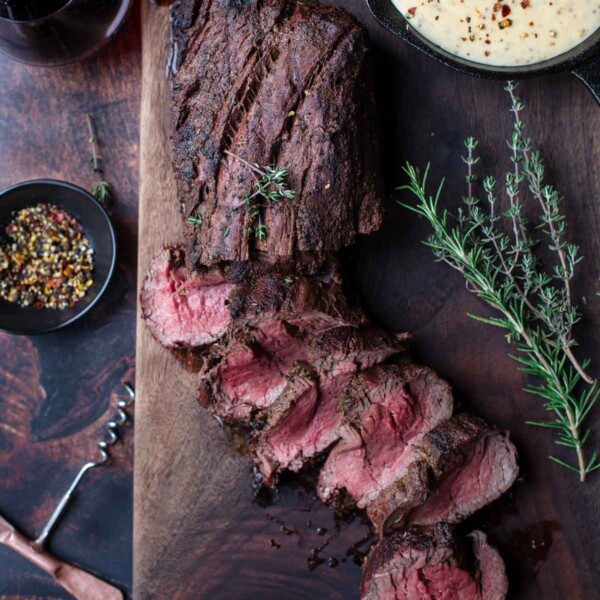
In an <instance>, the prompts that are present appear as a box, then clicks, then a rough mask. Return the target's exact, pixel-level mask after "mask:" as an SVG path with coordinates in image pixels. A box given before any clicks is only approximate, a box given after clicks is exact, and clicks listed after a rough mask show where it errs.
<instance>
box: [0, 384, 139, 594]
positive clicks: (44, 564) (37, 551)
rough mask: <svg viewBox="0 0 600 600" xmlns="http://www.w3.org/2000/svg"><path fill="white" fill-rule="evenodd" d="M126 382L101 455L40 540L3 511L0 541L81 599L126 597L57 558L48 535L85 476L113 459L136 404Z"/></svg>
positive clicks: (85, 469)
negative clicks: (125, 395) (113, 449)
mask: <svg viewBox="0 0 600 600" xmlns="http://www.w3.org/2000/svg"><path fill="white" fill-rule="evenodd" d="M123 385H124V387H125V389H126V390H127V393H128V394H129V398H128V399H126V400H119V401H118V402H117V413H116V416H115V418H114V419H111V420H110V421H108V422H107V423H106V432H107V436H106V437H105V439H103V440H102V441H100V442H99V443H98V449H99V451H100V459H99V460H96V461H91V462H88V463H86V464H84V465H83V467H81V469H80V470H79V473H77V475H76V476H75V479H74V480H73V483H71V485H70V486H69V489H68V490H67V492H66V493H65V495H64V496H63V497H62V498H61V500H60V502H59V503H58V506H57V507H56V509H55V511H54V512H53V513H52V516H51V517H50V519H49V520H48V522H47V523H46V525H45V527H44V529H43V530H42V533H41V534H40V535H39V537H38V538H37V539H36V540H30V539H29V538H27V537H26V536H24V535H23V534H22V533H21V532H19V531H18V530H17V529H16V528H15V527H14V525H12V524H11V523H9V522H8V521H7V520H6V519H5V518H4V517H2V515H0V544H3V545H5V546H8V547H9V548H12V549H13V550H14V551H15V552H18V553H19V554H21V555H22V556H24V557H25V558H26V559H27V560H29V561H31V562H32V563H33V564H35V565H37V566H38V567H39V568H40V569H42V570H44V571H46V572H47V573H49V574H50V575H52V577H54V579H55V581H56V582H57V583H58V584H59V585H61V586H62V587H63V588H65V589H66V590H67V591H69V592H70V593H71V594H72V595H73V596H75V598H77V600H123V593H122V592H121V591H120V590H119V589H118V588H116V587H115V586H114V585H112V584H110V583H107V582H106V581H103V580H102V579H100V578H99V577H97V576H96V575H93V574H92V573H89V572H88V571H85V570H84V569H82V568H80V567H77V566H75V565H72V564H69V563H68V562H65V561H63V560H60V559H58V558H56V557H55V556H53V555H52V554H50V553H49V552H48V551H47V550H45V549H44V545H45V543H46V542H47V541H48V537H49V536H50V534H51V533H52V531H53V530H54V528H55V526H56V524H57V523H58V521H59V519H60V518H61V516H62V515H63V514H64V512H65V510H66V509H67V507H68V505H69V502H70V500H71V498H72V497H73V494H74V493H75V490H76V489H77V487H78V486H79V484H80V483H81V480H82V479H83V477H84V476H85V474H86V473H87V472H88V471H90V470H91V469H95V468H96V467H101V466H102V465H105V464H106V463H107V462H108V461H109V459H110V454H109V448H110V447H111V446H113V445H114V444H115V443H116V442H117V441H118V439H119V435H118V430H119V427H121V426H123V425H124V424H125V423H126V422H127V421H128V420H129V414H128V413H127V410H126V409H127V407H128V406H130V405H131V404H133V402H134V400H135V392H134V391H133V388H132V387H131V386H130V385H129V384H128V383H125V384H123Z"/></svg>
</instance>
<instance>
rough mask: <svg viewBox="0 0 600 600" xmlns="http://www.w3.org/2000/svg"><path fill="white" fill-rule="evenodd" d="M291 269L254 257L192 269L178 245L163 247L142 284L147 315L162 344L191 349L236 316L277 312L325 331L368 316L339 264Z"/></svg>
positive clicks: (255, 318) (250, 319)
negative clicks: (354, 302) (311, 270)
mask: <svg viewBox="0 0 600 600" xmlns="http://www.w3.org/2000/svg"><path fill="white" fill-rule="evenodd" d="M284 267H285V268H284ZM294 268H295V267H291V266H290V265H285V266H282V265H281V264H278V263H273V262H261V261H252V262H247V263H228V264H227V265H223V266H215V267H210V268H201V269H197V270H191V269H190V268H189V267H188V265H187V261H186V256H185V252H184V251H183V249H182V248H181V247H177V246H175V247H169V248H165V249H163V250H161V251H160V252H159V253H158V254H157V255H156V256H155V257H154V259H153V261H152V263H151V266H150V269H149V272H148V274H147V276H146V278H145V280H144V283H143V285H142V291H141V298H140V299H141V307H142V316H143V318H144V320H145V322H146V325H147V326H148V328H149V330H150V331H151V333H152V334H153V335H154V337H155V338H156V339H157V340H158V341H159V342H160V343H161V344H162V345H163V346H166V347H167V348H171V349H182V348H183V349H188V350H189V349H191V350H198V349H203V348H205V347H206V346H208V345H210V344H212V343H213V342H215V341H217V340H221V339H223V337H224V335H225V333H226V332H227V331H228V328H229V327H230V325H231V324H232V323H234V322H235V323H238V324H244V323H257V322H260V321H263V320H268V319H271V318H273V317H274V316H275V315H277V316H280V317H282V318H285V317H287V318H288V319H289V321H290V322H291V323H293V324H296V325H297V326H298V327H299V328H301V329H303V330H309V329H311V328H312V329H315V330H321V329H325V328H327V327H335V326H337V325H342V324H347V323H360V322H361V321H362V320H363V319H364V317H363V316H362V315H361V314H360V312H358V311H355V310H353V309H351V308H350V307H349V305H348V303H347V301H346V297H345V295H344V292H343V290H342V286H341V283H340V282H339V278H338V276H337V273H336V272H335V270H333V271H332V270H327V271H323V272H319V273H315V274H312V275H304V274H302V275H297V274H294V270H293V269H294Z"/></svg>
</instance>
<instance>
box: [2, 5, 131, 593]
mask: <svg viewBox="0 0 600 600" xmlns="http://www.w3.org/2000/svg"><path fill="white" fill-rule="evenodd" d="M139 89H140V34H139V17H138V11H137V10H135V11H134V12H133V14H132V15H131V17H130V20H129V22H128V23H127V25H126V27H125V29H124V30H123V31H122V32H121V34H120V35H119V36H118V37H117V39H115V40H114V41H113V42H112V43H111V44H110V45H109V46H107V47H106V48H105V49H103V50H102V51H101V52H100V54H98V55H97V56H96V57H94V58H92V59H90V60H88V61H85V62H83V63H81V64H77V65H72V66H67V67H61V68H55V69H43V68H32V67H28V66H25V65H22V64H18V63H15V62H11V61H10V60H8V59H7V58H4V57H2V56H1V55H0V90H1V91H0V187H1V188H2V189H3V188H5V187H7V186H10V185H13V184H15V183H18V182H20V181H24V180H27V179H36V178H46V177H49V178H56V179H64V180H67V181H71V182H73V183H75V184H78V185H80V186H82V187H84V188H88V189H90V188H91V186H92V183H93V181H94V178H93V174H92V173H91V170H90V166H89V147H88V137H89V134H88V132H87V125H86V114H87V113H89V114H91V115H92V116H93V118H94V120H95V122H96V126H97V130H98V137H99V140H100V143H101V146H102V154H103V156H104V160H105V167H106V177H107V179H109V181H110V183H111V185H112V186H113V189H114V191H115V196H116V198H115V202H114V205H113V207H112V219H113V222H114V224H115V226H116V229H117V237H118V244H119V250H120V251H119V261H118V267H117V271H116V274H115V277H114V279H113V281H112V283H111V285H110V287H109V290H108V292H107V294H106V296H105V297H104V298H103V299H102V301H101V302H100V303H99V305H98V306H96V308H95V309H94V310H93V311H92V312H91V313H90V314H89V315H87V316H86V317H85V318H84V319H82V320H81V321H80V322H78V323H77V324H75V325H73V326H71V327H69V328H67V329H65V330H64V331H61V332H57V333H53V334H50V335H45V336H42V337H36V338H29V339H28V338H20V337H13V336H9V335H6V334H0V513H1V514H2V515H4V516H5V517H6V518H7V519H9V520H10V521H11V522H12V523H13V524H14V525H16V526H18V528H19V529H20V530H21V531H22V532H24V533H26V534H27V535H29V536H36V535H37V534H39V533H40V531H41V528H42V527H43V525H44V523H45V522H46V521H47V519H48V518H49V516H50V514H51V513H52V511H53V510H54V508H55V506H56V504H57V503H58V501H59V499H60V498H61V497H62V495H63V494H64V492H65V491H66V488H67V486H68V485H69V484H70V482H71V480H72V479H73V477H74V476H75V474H76V473H77V471H78V470H79V468H80V466H81V465H82V464H83V462H85V461H88V460H90V459H92V458H95V457H96V456H97V449H96V443H97V442H98V441H99V440H100V439H101V438H102V436H103V434H104V431H103V425H104V423H105V422H106V420H107V419H108V418H109V417H110V416H112V414H113V410H114V405H115V402H116V400H117V397H118V396H119V395H120V394H121V388H120V385H119V382H120V381H121V380H122V379H124V378H125V379H127V378H129V379H130V380H133V377H134V373H133V370H134V351H135V348H134V336H135V316H134V313H135V305H136V287H135V282H136V248H137V175H138V168H137V167H138V118H139ZM124 433H125V436H124V439H125V443H124V444H120V445H118V446H116V447H115V449H114V453H113V456H114V461H113V462H112V463H111V465H110V466H107V467H104V468H102V469H99V470H97V471H96V472H93V473H91V474H90V475H89V477H87V478H86V480H85V481H84V483H83V485H82V487H81V491H80V493H78V494H77V496H76V498H75V500H74V503H73V505H72V506H71V508H70V510H69V512H68V514H67V515H66V518H65V520H64V521H63V522H62V523H61V525H60V526H59V528H58V529H57V531H56V533H55V534H54V535H53V536H52V538H51V542H50V550H51V551H52V552H54V553H56V554H57V555H58V556H60V557H62V558H65V559H67V560H69V561H72V562H74V563H76V564H78V565H81V566H83V567H84V568H86V569H89V570H91V571H93V572H94V573H96V574H99V575H100V576H101V577H104V578H106V579H108V580H110V581H111V582H113V583H114V584H116V585H117V586H119V587H121V588H122V589H124V590H125V591H127V590H128V589H130V587H131V569H132V558H131V555H132V552H131V549H132V538H133V532H132V520H133V515H132V513H133V507H132V479H133V474H132V470H133V468H132V467H133V444H132V442H133V435H132V433H131V429H130V428H129V429H127V430H125V432H124ZM69 597H70V596H69V595H68V594H67V593H66V592H64V591H63V590H62V589H61V588H59V587H57V586H56V585H55V584H54V583H53V581H52V580H51V578H50V577H49V576H47V575H45V574H44V573H42V572H41V571H39V570H38V569H37V568H35V567H33V566H32V565H30V564H29V563H27V562H26V561H25V560H24V559H22V558H21V557H20V556H18V555H16V554H15V553H14V552H12V551H11V550H9V549H7V548H5V547H3V546H2V547H0V598H3V599H6V598H11V599H16V598H19V599H33V598H36V599H39V598H69Z"/></svg>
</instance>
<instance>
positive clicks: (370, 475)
mask: <svg viewBox="0 0 600 600" xmlns="http://www.w3.org/2000/svg"><path fill="white" fill-rule="evenodd" d="M452 408H453V399H452V393H451V390H450V386H449V385H448V384H447V383H446V382H445V381H443V380H442V379H440V378H439V377H438V376H437V375H436V374H435V373H434V372H433V371H431V370H430V369H428V368H426V367H421V366H418V365H414V364H409V365H380V366H376V367H373V368H371V369H368V370H366V371H363V372H362V373H359V374H358V375H357V376H356V377H355V378H354V379H353V381H352V382H351V384H350V385H349V386H348V387H347V388H346V390H345V392H344V395H343V398H342V401H341V403H340V406H339V411H340V412H341V414H342V425H341V427H340V435H341V440H340V441H339V442H338V444H337V445H336V446H335V448H334V449H333V450H332V452H331V453H330V455H329V457H328V459H327V461H326V463H325V465H324V466H323V468H322V470H321V475H320V477H319V484H318V492H319V496H320V497H321V499H322V500H324V501H325V502H332V501H333V502H335V501H338V500H340V499H342V500H343V499H344V497H345V495H346V494H348V495H350V497H351V498H352V499H354V501H355V502H356V504H357V505H358V506H359V507H360V508H364V507H366V506H368V505H369V504H370V503H371V502H372V501H373V499H374V498H375V497H377V495H378V494H379V493H380V492H381V491H382V490H384V489H385V488H386V487H388V486H389V485H390V484H391V483H392V482H393V481H395V480H396V479H398V477H399V476H400V475H402V474H404V473H405V472H406V470H407V467H408V466H409V465H410V464H411V462H413V461H414V449H413V445H414V444H415V443H416V442H418V441H419V440H420V439H421V438H422V437H423V435H425V434H426V433H427V432H428V431H430V430H432V429H434V428H435V427H436V426H437V425H438V424H439V423H441V422H443V421H445V420H446V419H448V417H450V415H451V414H452ZM410 476H411V477H413V476H415V473H412V472H411V474H410Z"/></svg>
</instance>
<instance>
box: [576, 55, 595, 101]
mask: <svg viewBox="0 0 600 600" xmlns="http://www.w3.org/2000/svg"><path fill="white" fill-rule="evenodd" d="M573 75H575V77H577V79H579V80H580V81H582V82H583V83H584V84H585V85H586V87H587V88H588V89H589V90H590V92H592V94H593V95H594V98H596V102H598V104H600V55H598V56H596V57H595V58H592V59H591V60H588V61H587V62H585V63H583V64H582V65H580V66H579V67H577V68H576V69H575V70H574V71H573Z"/></svg>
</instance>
